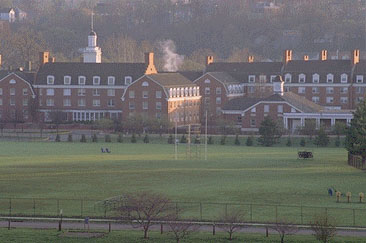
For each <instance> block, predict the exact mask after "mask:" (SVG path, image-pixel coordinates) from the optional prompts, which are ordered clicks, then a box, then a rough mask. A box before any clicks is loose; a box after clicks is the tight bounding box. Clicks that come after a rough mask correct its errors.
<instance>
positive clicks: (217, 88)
mask: <svg viewBox="0 0 366 243" xmlns="http://www.w3.org/2000/svg"><path fill="white" fill-rule="evenodd" d="M216 94H217V95H221V87H216Z"/></svg>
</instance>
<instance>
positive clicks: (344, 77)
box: [341, 73, 348, 84]
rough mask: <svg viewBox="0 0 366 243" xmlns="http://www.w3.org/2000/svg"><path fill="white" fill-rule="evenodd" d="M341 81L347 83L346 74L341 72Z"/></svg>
mask: <svg viewBox="0 0 366 243" xmlns="http://www.w3.org/2000/svg"><path fill="white" fill-rule="evenodd" d="M341 83H343V84H346V83H348V75H347V74H346V73H343V74H342V75H341Z"/></svg>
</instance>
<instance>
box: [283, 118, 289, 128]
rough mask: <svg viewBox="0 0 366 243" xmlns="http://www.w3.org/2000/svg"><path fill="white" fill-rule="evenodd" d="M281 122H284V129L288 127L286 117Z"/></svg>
mask: <svg viewBox="0 0 366 243" xmlns="http://www.w3.org/2000/svg"><path fill="white" fill-rule="evenodd" d="M283 122H284V125H285V129H288V117H284V118H283Z"/></svg>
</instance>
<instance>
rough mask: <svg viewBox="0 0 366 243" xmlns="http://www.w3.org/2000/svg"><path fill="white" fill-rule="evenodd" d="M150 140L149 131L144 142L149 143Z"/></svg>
mask: <svg viewBox="0 0 366 243" xmlns="http://www.w3.org/2000/svg"><path fill="white" fill-rule="evenodd" d="M149 142H150V140H149V135H147V133H146V135H145V137H144V143H149Z"/></svg>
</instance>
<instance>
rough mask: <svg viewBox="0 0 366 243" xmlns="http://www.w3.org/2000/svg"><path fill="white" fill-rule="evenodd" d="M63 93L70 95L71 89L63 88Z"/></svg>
mask: <svg viewBox="0 0 366 243" xmlns="http://www.w3.org/2000/svg"><path fill="white" fill-rule="evenodd" d="M63 94H64V96H71V89H64V90H63Z"/></svg>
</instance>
